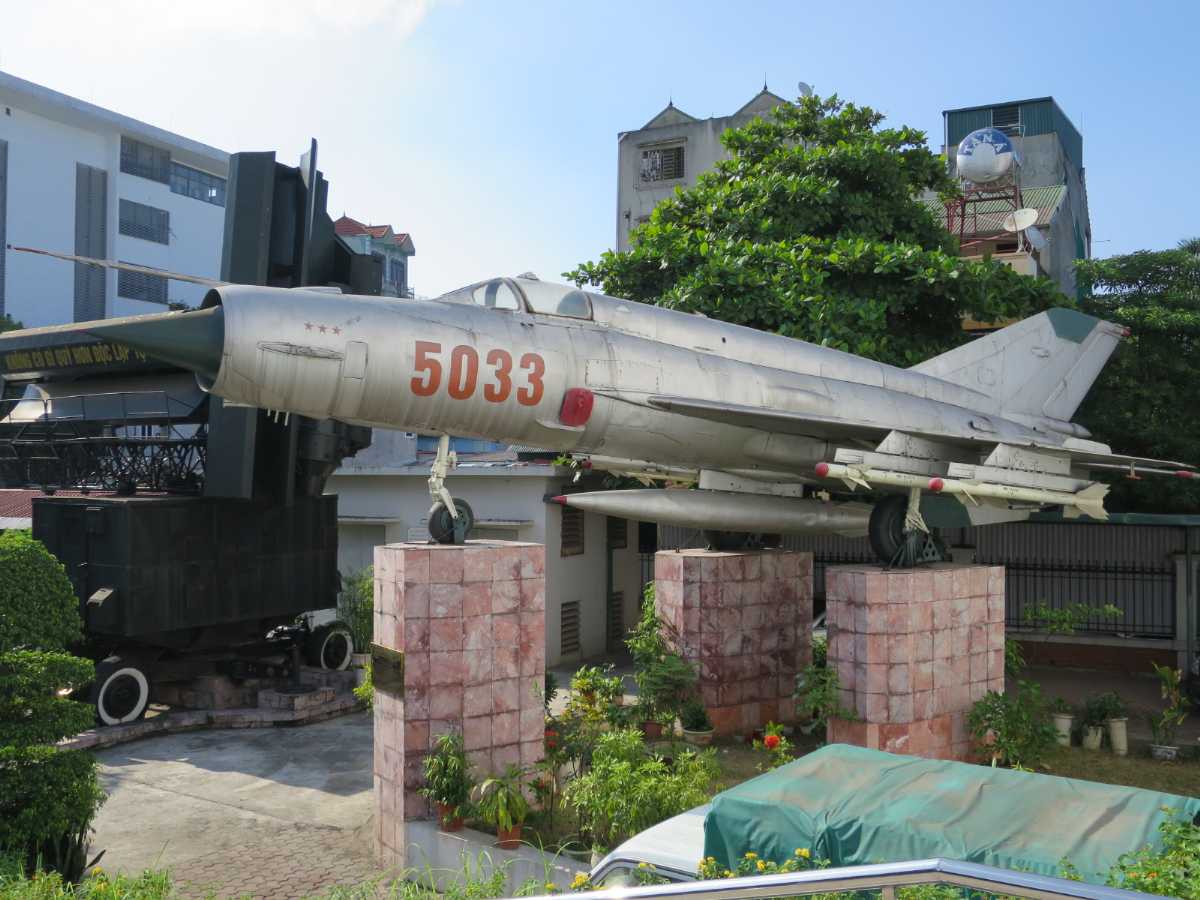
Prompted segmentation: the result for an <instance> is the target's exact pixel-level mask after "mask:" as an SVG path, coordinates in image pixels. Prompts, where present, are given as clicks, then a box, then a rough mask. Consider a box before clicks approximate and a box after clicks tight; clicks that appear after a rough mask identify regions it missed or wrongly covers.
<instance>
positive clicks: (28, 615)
mask: <svg viewBox="0 0 1200 900" xmlns="http://www.w3.org/2000/svg"><path fill="white" fill-rule="evenodd" d="M80 637H81V623H80V619H79V612H78V604H77V601H76V599H75V593H74V591H73V590H72V588H71V582H70V581H69V580H68V578H67V576H66V573H65V572H64V570H63V567H62V565H61V564H60V563H59V562H58V560H56V559H55V558H54V557H53V556H52V555H51V554H50V552H49V551H48V550H46V548H45V547H44V546H43V545H42V544H41V543H40V542H39V541H35V540H34V539H33V538H32V537H30V536H29V534H28V533H26V532H22V531H7V532H4V533H3V534H0V855H10V856H17V857H19V858H21V859H22V860H23V861H24V863H25V865H26V866H27V867H28V868H29V869H30V870H32V869H33V868H34V867H35V866H38V865H42V866H45V867H48V868H53V869H56V870H58V871H61V872H62V873H63V874H64V876H66V877H67V878H68V879H73V878H77V877H78V876H79V874H80V873H81V870H82V866H83V864H84V860H83V854H84V851H85V850H86V847H87V831H88V827H89V825H90V823H91V820H92V816H93V815H94V814H95V811H96V808H97V807H98V806H99V805H100V802H101V800H102V799H103V794H102V793H101V791H100V786H99V784H98V782H97V779H96V761H95V759H94V758H93V757H92V755H91V754H90V753H87V752H86V751H81V750H70V751H63V750H58V749H56V748H55V746H54V744H55V743H56V742H57V741H59V740H61V739H62V738H65V737H70V736H72V735H75V734H78V733H79V732H80V731H83V730H85V729H87V728H88V727H90V725H91V724H92V716H93V714H92V709H91V707H90V706H89V705H87V704H84V703H77V702H75V701H74V700H71V699H69V698H68V697H67V696H65V695H64V692H66V691H69V690H74V689H79V688H82V687H84V686H85V685H87V684H88V683H89V682H90V681H91V680H92V677H93V675H94V674H95V673H94V667H93V665H92V663H91V661H90V660H86V659H80V658H78V657H76V656H73V655H72V654H71V653H70V652H68V649H67V648H68V646H69V645H70V644H72V643H74V642H76V641H78V640H79V638H80Z"/></svg>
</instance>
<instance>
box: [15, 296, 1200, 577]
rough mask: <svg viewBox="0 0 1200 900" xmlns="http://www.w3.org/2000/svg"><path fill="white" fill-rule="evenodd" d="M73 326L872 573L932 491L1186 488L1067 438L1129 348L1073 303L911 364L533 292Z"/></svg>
mask: <svg viewBox="0 0 1200 900" xmlns="http://www.w3.org/2000/svg"><path fill="white" fill-rule="evenodd" d="M70 327H73V328H77V329H79V330H81V331H85V332H88V333H90V334H94V335H101V336H103V337H105V338H107V339H111V340H114V341H117V342H120V343H123V344H125V345H128V346H129V347H132V348H134V349H137V350H141V351H143V352H145V353H146V354H148V355H150V356H153V357H157V358H160V359H163V360H165V361H168V362H171V363H174V364H176V365H179V366H181V367H183V368H185V369H189V370H191V371H193V372H195V373H196V377H197V379H198V380H199V382H200V384H201V386H202V387H203V388H204V389H205V390H208V391H211V392H212V393H213V394H216V395H217V396H220V397H223V398H224V399H225V401H226V402H227V403H233V404H243V405H248V406H254V407H261V408H264V409H268V410H277V411H286V412H290V413H298V414H302V415H306V416H313V417H318V418H328V417H332V418H336V419H341V420H343V421H346V422H349V423H352V424H361V425H369V426H378V427H383V428H400V429H404V430H406V431H416V432H421V433H427V434H438V435H444V434H455V435H462V436H467V437H477V438H484V439H489V440H495V441H506V442H511V443H513V444H521V445H525V446H533V447H542V448H545V449H547V450H551V451H556V452H562V453H569V454H571V455H572V456H573V457H574V458H575V459H576V460H579V461H583V462H584V463H585V464H588V463H590V465H592V466H594V467H595V468H604V469H611V470H614V471H620V472H624V473H627V474H633V475H636V476H638V477H641V478H643V479H666V480H671V481H675V482H690V483H694V484H695V485H696V486H698V489H697V490H693V491H681V490H674V491H661V490H647V491H637V492H634V493H625V492H616V493H605V492H590V493H567V494H565V495H564V496H563V497H562V498H560V499H561V502H564V503H566V504H568V505H570V506H577V507H580V508H585V509H595V510H598V511H606V512H610V513H612V514H615V515H628V516H631V517H636V518H640V519H644V520H649V521H663V522H674V523H678V524H685V525H693V526H696V527H704V528H706V529H708V530H710V531H714V532H723V533H729V532H737V533H741V532H759V533H783V532H812V531H828V532H831V533H842V534H861V533H863V532H864V531H866V532H868V533H869V535H870V538H871V542H872V545H873V547H874V549H875V551H876V553H877V554H878V555H879V556H880V558H881V559H884V560H888V561H891V560H894V559H896V558H897V557H898V555H899V554H902V553H903V552H904V551H905V548H906V547H907V548H911V547H912V546H913V540H914V539H916V540H918V541H921V540H923V538H922V535H923V534H925V533H926V532H927V531H928V525H927V523H926V521H925V515H928V514H929V513H928V512H925V513H923V510H925V509H926V506H925V505H923V503H922V498H923V497H928V496H929V495H930V494H931V493H940V494H942V495H944V496H946V497H947V498H952V500H953V501H957V503H958V504H960V505H959V506H957V507H956V508H957V509H958V516H959V519H960V521H959V523H958V524H968V523H977V524H979V523H988V522H998V521H1014V520H1018V519H1023V518H1026V517H1028V516H1029V515H1030V513H1031V512H1033V511H1035V510H1037V509H1041V508H1044V507H1047V506H1061V507H1062V508H1063V510H1064V511H1065V513H1066V514H1068V515H1077V514H1081V513H1086V514H1087V515H1090V516H1093V517H1096V518H1103V517H1104V510H1103V492H1104V488H1103V486H1101V485H1099V484H1098V483H1097V482H1095V481H1093V480H1092V477H1091V470H1092V469H1094V468H1110V469H1122V470H1124V471H1126V472H1128V473H1129V474H1131V475H1134V476H1137V475H1142V474H1179V475H1181V476H1184V477H1193V476H1194V475H1195V470H1194V467H1192V466H1189V465H1186V464H1184V463H1169V462H1155V461H1153V460H1144V459H1140V458H1136V457H1130V456H1122V455H1117V454H1114V453H1113V452H1112V451H1111V450H1110V448H1109V447H1108V446H1106V445H1104V444H1102V443H1099V442H1096V441H1093V440H1091V439H1090V436H1089V435H1088V433H1087V431H1086V429H1084V428H1083V427H1082V426H1080V425H1078V424H1075V423H1073V422H1071V421H1070V419H1071V417H1072V416H1073V415H1074V413H1075V410H1076V408H1077V407H1078V405H1079V403H1080V401H1081V400H1082V399H1083V397H1084V395H1085V394H1086V392H1087V391H1088V389H1089V388H1090V387H1091V385H1092V382H1093V381H1094V380H1095V378H1096V376H1097V374H1098V373H1099V372H1100V370H1101V368H1102V367H1103V366H1104V364H1105V362H1106V361H1107V359H1108V357H1109V356H1110V354H1111V353H1112V352H1113V350H1114V348H1115V347H1116V346H1117V343H1118V342H1119V340H1120V338H1121V336H1122V334H1123V330H1122V329H1121V328H1119V327H1118V326H1115V325H1113V324H1111V323H1108V322H1104V321H1101V320H1099V319H1095V318H1092V317H1090V316H1087V315H1084V314H1082V313H1079V312H1075V311H1072V310H1066V309H1053V310H1049V311H1047V312H1043V313H1040V314H1038V315H1035V316H1033V317H1031V318H1029V319H1025V320H1024V321H1021V322H1018V323H1016V324H1014V325H1011V326H1009V327H1007V328H1004V329H1001V330H999V331H997V332H995V333H993V334H990V335H987V336H984V337H980V338H976V339H975V340H972V341H970V342H969V343H966V344H964V345H962V346H960V347H957V348H956V349H953V350H951V351H949V352H947V353H944V354H942V355H940V356H937V357H934V358H933V359H930V360H928V361H927V362H924V363H921V364H919V365H916V366H914V367H912V368H910V369H901V368H896V367H893V366H888V365H884V364H881V363H878V362H874V361H872V360H869V359H864V358H861V357H857V356H853V355H851V354H848V353H842V352H839V351H837V350H833V349H830V348H827V347H820V346H815V345H813V344H808V343H805V342H803V341H799V340H795V339H792V338H787V337H782V336H779V335H775V334H767V333H763V332H760V331H755V330H753V329H750V328H744V327H740V326H737V325H729V324H726V323H723V322H719V321H715V320H712V319H708V318H705V317H703V316H699V315H690V314H687V313H683V312H678V311H674V310H670V309H665V308H662V307H657V306H649V305H644V304H641V303H634V302H631V301H628V300H622V299H619V298H617V297H609V296H604V295H602V294H598V293H593V292H589V291H584V290H580V289H577V288H574V287H570V286H566V285H559V284H551V283H547V282H543V281H539V280H537V279H534V278H527V277H522V278H495V279H492V280H490V281H485V282H481V283H479V284H475V285H471V286H469V287H465V288H462V289H460V290H457V291H454V292H452V293H449V294H446V295H445V296H443V297H439V298H438V299H436V300H395V299H388V298H378V297H360V296H349V295H340V294H337V293H336V292H331V290H330V289H311V288H306V289H292V290H284V289H273V288H265V287H252V286H241V285H219V286H216V287H214V288H212V289H211V290H210V291H209V292H208V294H207V296H206V297H205V300H204V303H203V308H202V309H200V310H197V311H189V312H179V313H166V314H162V315H152V316H142V317H136V318H126V319H116V320H108V321H103V322H93V323H80V324H78V325H75V326H70ZM2 352H3V338H0V353H2ZM441 448H442V449H441V451H440V452H439V455H438V459H437V460H436V461H435V463H434V468H433V475H432V477H431V484H430V488H431V492H432V493H433V495H434V497H435V498H436V499H438V501H439V502H438V504H437V505H436V506H435V508H434V510H433V511H432V512H433V515H431V519H430V526H431V531H432V532H434V533H435V537H437V538H438V539H440V540H445V541H449V540H453V539H455V534H454V527H453V526H454V524H455V523H456V521H457V522H458V523H459V524H460V525H461V524H462V516H461V515H460V513H462V512H466V511H467V510H468V508H469V507H468V506H467V505H466V504H461V503H460V501H455V500H454V499H453V498H451V497H450V496H449V494H448V493H447V492H446V490H445V483H444V479H445V474H446V473H447V472H448V471H449V469H450V466H451V465H452V462H453V460H452V458H451V456H450V454H449V452H448V447H447V446H446V442H441ZM864 489H867V490H869V491H871V492H872V493H873V494H874V493H882V494H883V499H882V500H878V501H877V502H875V503H874V505H873V507H872V509H871V511H870V513H867V511H866V508H865V507H864V506H860V505H858V504H851V505H849V506H847V505H839V504H834V503H826V502H822V500H818V499H813V497H814V496H819V497H822V498H824V497H827V496H828V492H830V491H833V492H843V491H849V492H854V491H856V490H864ZM889 492H893V493H892V494H891V495H889ZM934 524H936V523H934ZM461 532H462V528H461V527H460V529H459V533H460V534H461ZM924 546H928V542H926V544H925V545H924ZM922 552H923V553H924V555H925V556H928V553H927V552H925V551H924V550H923V551H922Z"/></svg>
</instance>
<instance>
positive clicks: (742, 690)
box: [654, 550, 812, 734]
mask: <svg viewBox="0 0 1200 900" xmlns="http://www.w3.org/2000/svg"><path fill="white" fill-rule="evenodd" d="M654 579H655V600H656V603H657V607H658V613H659V616H660V617H661V618H662V619H663V621H664V622H665V623H666V624H667V625H668V627H669V628H671V630H672V631H673V632H674V634H675V635H676V637H677V640H678V643H679V650H680V653H681V654H682V655H683V657H684V658H685V659H687V660H689V661H690V662H692V663H694V664H695V665H696V667H697V669H698V670H699V675H700V693H701V698H702V699H703V701H704V705H705V706H706V707H707V709H708V714H709V716H710V717H711V718H712V721H713V725H714V726H715V728H716V730H717V733H718V734H747V733H749V732H751V731H754V730H756V729H758V728H761V727H762V726H763V725H765V724H766V723H767V722H769V721H776V722H791V721H793V720H794V719H795V704H794V703H793V701H792V695H793V693H794V691H795V687H796V673H797V672H798V671H800V670H801V669H803V668H804V667H805V666H807V665H808V664H809V663H810V662H812V554H811V553H796V552H790V551H784V550H761V551H753V552H738V553H720V552H715V551H709V550H663V551H660V552H659V553H658V554H657V555H656V556H655V560H654Z"/></svg>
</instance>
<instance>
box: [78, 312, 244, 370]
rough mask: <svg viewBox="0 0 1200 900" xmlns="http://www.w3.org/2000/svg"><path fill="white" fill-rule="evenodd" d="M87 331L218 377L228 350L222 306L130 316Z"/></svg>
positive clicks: (169, 361) (98, 323)
mask: <svg viewBox="0 0 1200 900" xmlns="http://www.w3.org/2000/svg"><path fill="white" fill-rule="evenodd" d="M87 332H88V334H93V335H95V336H96V337H101V338H104V339H105V340H109V341H116V342H117V343H119V344H124V345H125V346H127V347H132V348H133V349H134V350H140V351H142V352H143V353H145V354H146V355H147V356H152V357H154V358H155V359H161V360H162V361H163V362H167V363H171V364H172V365H176V366H179V367H180V368H183V369H187V370H189V371H191V372H197V373H199V374H201V375H205V376H207V377H208V378H216V377H217V372H218V370H219V369H220V368H221V354H222V351H223V350H224V348H225V313H224V311H223V310H222V308H221V307H220V306H212V307H209V308H208V309H198V310H195V311H192V312H170V313H159V314H156V315H152V316H127V317H125V318H123V319H110V320H108V321H105V322H96V323H95V324H94V325H91V326H90V327H88V329H87Z"/></svg>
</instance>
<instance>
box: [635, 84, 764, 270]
mask: <svg viewBox="0 0 1200 900" xmlns="http://www.w3.org/2000/svg"><path fill="white" fill-rule="evenodd" d="M785 102H787V101H785V100H784V99H783V98H782V97H780V96H779V95H778V94H773V93H771V92H770V91H768V90H767V88H766V85H764V86H763V89H762V90H761V91H759V92H758V93H757V94H755V95H754V97H752V98H751V99H750V101H749V102H748V103H747V104H746V105H745V106H743V107H742V108H741V109H739V110H738V111H737V112H735V113H734V114H733V115H731V116H718V117H712V118H708V119H697V118H696V117H695V116H690V115H688V114H687V113H685V112H684V111H683V110H682V109H679V108H678V107H677V106H675V104H674V103H668V104H667V105H666V107H665V108H664V109H663V110H662V111H661V112H660V113H658V115H656V116H655V117H654V118H652V119H651V120H650V121H649V122H647V123H646V124H645V125H643V126H642V127H641V128H639V129H637V130H636V131H623V132H621V133H620V134H619V135H617V249H618V250H628V249H629V232H630V231H631V230H632V229H633V228H634V227H635V226H637V225H640V224H642V223H643V222H645V221H646V220H647V219H648V218H650V213H651V211H652V210H653V209H654V207H655V206H657V205H658V203H659V201H661V200H665V199H666V198H667V197H670V196H671V194H673V193H674V192H675V189H676V188H680V187H690V186H692V185H693V184H695V183H696V179H697V178H698V177H699V176H700V173H701V172H706V171H708V170H709V169H711V168H712V167H713V165H714V164H715V163H716V162H717V161H718V160H722V159H727V158H728V157H729V154H728V153H727V152H726V150H725V148H724V147H723V146H722V145H721V135H722V134H724V133H725V131H726V130H727V129H730V128H740V127H741V126H743V125H745V124H746V123H747V122H749V121H750V120H751V119H754V118H756V117H758V116H762V115H765V114H766V113H769V112H770V111H771V110H773V109H774V108H775V107H777V106H779V104H781V103H785Z"/></svg>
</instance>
